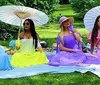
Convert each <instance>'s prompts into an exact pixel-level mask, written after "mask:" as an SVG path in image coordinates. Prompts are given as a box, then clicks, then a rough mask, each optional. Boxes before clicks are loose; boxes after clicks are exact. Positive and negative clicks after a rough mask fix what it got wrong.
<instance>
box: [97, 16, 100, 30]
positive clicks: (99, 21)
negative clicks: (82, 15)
mask: <svg viewBox="0 0 100 85" xmlns="http://www.w3.org/2000/svg"><path fill="white" fill-rule="evenodd" d="M97 25H98V27H99V28H100V18H99V19H98V23H97Z"/></svg>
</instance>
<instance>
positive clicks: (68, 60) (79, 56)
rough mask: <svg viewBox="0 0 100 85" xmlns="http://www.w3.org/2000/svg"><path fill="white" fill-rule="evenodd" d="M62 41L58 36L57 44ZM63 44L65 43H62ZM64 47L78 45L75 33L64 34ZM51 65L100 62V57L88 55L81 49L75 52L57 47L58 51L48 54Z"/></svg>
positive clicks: (72, 47)
mask: <svg viewBox="0 0 100 85" xmlns="http://www.w3.org/2000/svg"><path fill="white" fill-rule="evenodd" d="M59 43H62V41H61V39H60V37H59V36H58V37H57V46H58V44H59ZM62 44H63V43H62ZM63 45H64V47H66V48H71V49H74V48H75V47H76V46H75V45H76V39H75V37H74V35H67V36H64V44H63ZM48 59H49V63H48V64H49V65H53V66H60V65H63V66H64V65H78V64H100V59H98V58H95V57H91V56H86V55H85V54H84V53H83V52H82V51H81V50H76V51H74V52H67V51H60V49H59V48H58V47H57V53H56V54H52V55H49V56H48Z"/></svg>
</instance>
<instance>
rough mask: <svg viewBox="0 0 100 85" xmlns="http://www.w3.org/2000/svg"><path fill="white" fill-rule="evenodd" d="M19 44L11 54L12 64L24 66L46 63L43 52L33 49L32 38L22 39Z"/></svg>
mask: <svg viewBox="0 0 100 85" xmlns="http://www.w3.org/2000/svg"><path fill="white" fill-rule="evenodd" d="M20 44H21V45H20V49H19V50H18V51H17V52H16V53H15V54H14V55H13V56H12V59H11V64H12V66H14V67H25V66H32V65H39V64H46V63H48V59H47V57H46V55H45V53H44V52H38V51H35V49H34V46H33V39H22V40H20ZM38 47H39V45H38Z"/></svg>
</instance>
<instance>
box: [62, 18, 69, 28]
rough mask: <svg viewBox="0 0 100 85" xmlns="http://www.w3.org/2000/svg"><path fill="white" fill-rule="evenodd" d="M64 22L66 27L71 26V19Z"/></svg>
mask: <svg viewBox="0 0 100 85" xmlns="http://www.w3.org/2000/svg"><path fill="white" fill-rule="evenodd" d="M62 24H63V27H64V28H68V27H69V26H70V21H69V20H68V19H67V20H65V21H64V22H63V23H62Z"/></svg>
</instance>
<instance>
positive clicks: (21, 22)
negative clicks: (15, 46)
mask: <svg viewBox="0 0 100 85" xmlns="http://www.w3.org/2000/svg"><path fill="white" fill-rule="evenodd" d="M21 25H22V19H21V22H20V26H19V31H18V39H19V35H20V30H21Z"/></svg>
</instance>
